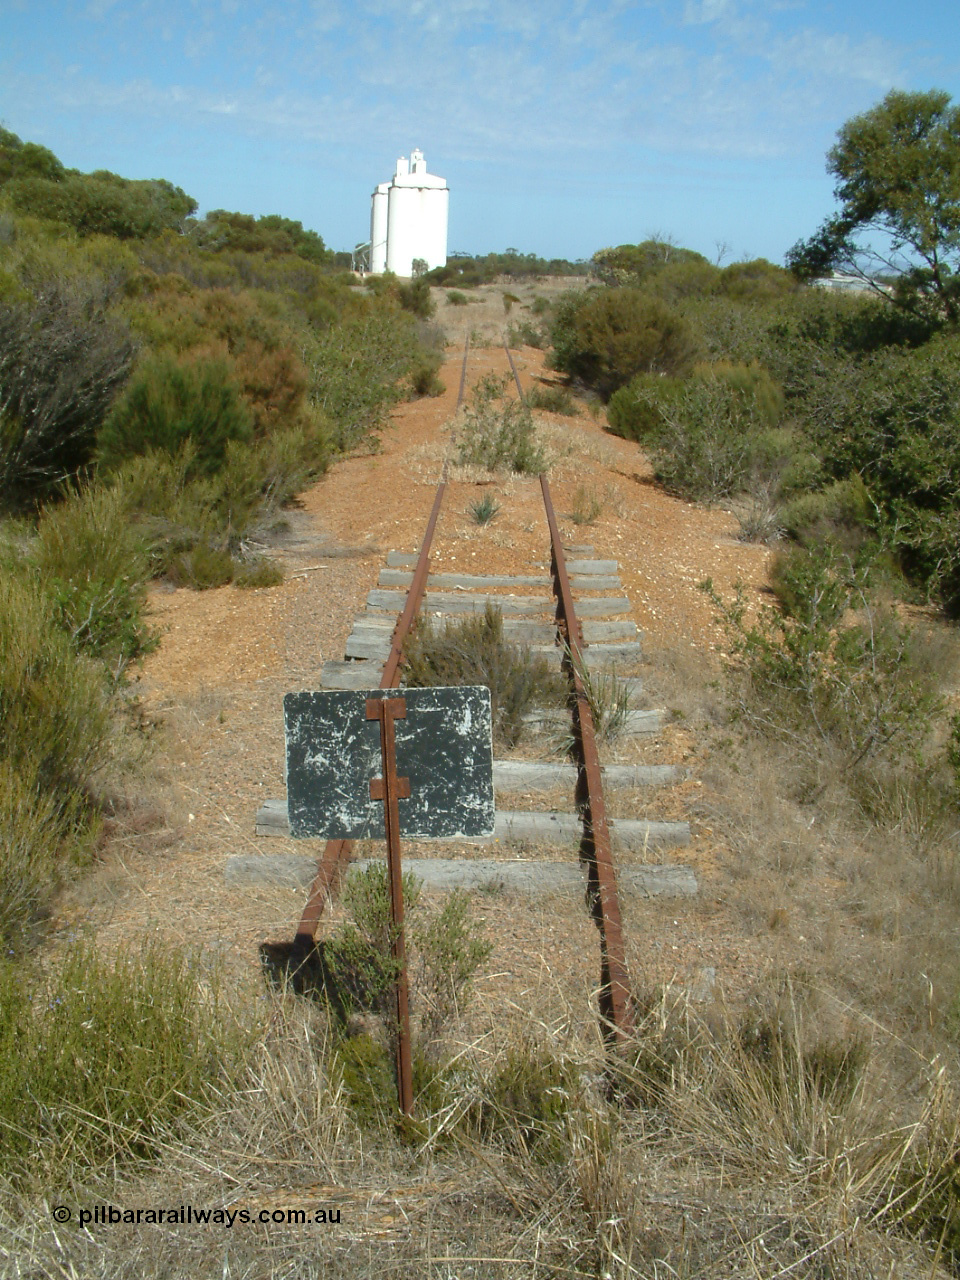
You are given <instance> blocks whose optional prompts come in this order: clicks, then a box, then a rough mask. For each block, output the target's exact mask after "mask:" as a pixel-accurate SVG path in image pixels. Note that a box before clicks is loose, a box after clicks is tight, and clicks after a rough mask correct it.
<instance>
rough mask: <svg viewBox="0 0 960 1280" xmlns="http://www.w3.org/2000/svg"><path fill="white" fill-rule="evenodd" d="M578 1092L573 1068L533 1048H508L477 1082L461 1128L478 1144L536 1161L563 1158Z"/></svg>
mask: <svg viewBox="0 0 960 1280" xmlns="http://www.w3.org/2000/svg"><path fill="white" fill-rule="evenodd" d="M578 1091H579V1080H578V1074H577V1072H576V1070H575V1068H574V1067H573V1066H572V1065H571V1064H569V1063H566V1062H564V1061H562V1060H561V1059H560V1058H558V1057H556V1056H555V1055H554V1054H553V1053H552V1052H550V1051H549V1050H548V1049H545V1048H542V1047H540V1046H537V1045H535V1044H532V1043H530V1044H524V1045H521V1046H518V1047H512V1048H510V1049H508V1050H507V1051H506V1053H505V1054H504V1055H503V1056H502V1057H501V1058H499V1059H498V1061H497V1064H496V1067H495V1069H494V1072H493V1074H492V1075H491V1076H490V1077H488V1078H487V1079H484V1080H483V1081H479V1082H477V1094H478V1096H477V1097H476V1099H475V1100H474V1101H473V1102H472V1104H471V1105H470V1107H469V1108H468V1109H467V1111H466V1113H465V1115H464V1118H463V1120H462V1121H461V1124H462V1126H463V1128H464V1129H466V1131H467V1132H468V1133H471V1132H472V1133H474V1134H476V1136H477V1137H478V1138H479V1139H480V1140H481V1141H482V1142H491V1143H498V1144H500V1145H501V1146H503V1147H504V1148H505V1149H506V1150H508V1151H512V1152H514V1153H517V1154H519V1155H521V1156H524V1157H527V1156H532V1157H533V1158H534V1159H536V1160H538V1161H542V1162H551V1161H554V1160H563V1159H565V1158H567V1157H568V1155H569V1149H568V1146H567V1142H566V1128H567V1118H568V1116H569V1114H570V1111H571V1102H572V1100H573V1099H574V1097H575V1095H576V1094H577V1092H578Z"/></svg>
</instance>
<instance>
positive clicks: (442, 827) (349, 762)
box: [283, 685, 494, 840]
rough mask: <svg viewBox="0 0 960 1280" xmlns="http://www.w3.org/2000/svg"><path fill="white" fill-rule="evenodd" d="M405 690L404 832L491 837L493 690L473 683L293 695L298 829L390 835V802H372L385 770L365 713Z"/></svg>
mask: <svg viewBox="0 0 960 1280" xmlns="http://www.w3.org/2000/svg"><path fill="white" fill-rule="evenodd" d="M398 696H402V697H403V698H404V700H405V702H406V704H407V714H406V716H405V717H404V718H403V719H400V720H396V721H394V727H395V733H396V754H397V775H398V776H399V777H401V778H403V777H406V778H409V779H410V797H409V799H401V800H400V802H399V809H400V834H401V835H402V836H407V837H409V838H411V839H418V840H423V839H437V840H452V839H457V838H462V839H468V840H469V839H477V838H479V837H481V836H490V835H492V834H493V825H494V802H493V743H492V717H491V712H490V690H489V689H488V688H486V687H485V686H483V685H475V686H467V687H459V686H458V687H453V688H435V689H403V690H397V689H371V690H370V691H369V692H367V691H363V690H359V691H357V690H334V691H331V692H323V693H288V694H287V695H286V696H285V698H284V700H283V719H284V730H285V734H286V743H287V752H286V772H287V811H288V814H289V819H290V834H291V835H293V836H298V837H308V836H319V837H322V838H325V839H327V840H362V839H374V840H375V839H378V838H379V839H383V838H384V825H383V804H382V802H381V801H379V800H371V799H370V781H371V779H372V778H379V777H380V776H381V775H382V772H383V764H382V760H381V757H380V726H379V723H378V722H377V721H376V720H368V719H367V717H366V704H367V700H368V699H369V698H390V697H394V698H395V697H398Z"/></svg>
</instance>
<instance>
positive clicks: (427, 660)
mask: <svg viewBox="0 0 960 1280" xmlns="http://www.w3.org/2000/svg"><path fill="white" fill-rule="evenodd" d="M403 673H404V683H405V684H406V685H408V686H410V687H413V688H418V687H425V686H426V687H429V686H432V685H486V686H487V687H488V688H489V690H490V701H491V706H492V709H493V732H494V737H495V739H496V741H497V742H499V743H502V744H503V745H504V746H507V747H511V746H514V745H515V744H516V743H517V742H518V741H519V740H520V738H521V736H522V734H523V727H524V726H523V717H524V714H525V713H526V712H528V711H531V710H533V709H534V708H535V707H537V706H543V705H550V704H553V705H557V704H562V703H563V702H565V701H566V697H567V686H566V681H565V680H564V679H563V678H562V677H561V676H560V675H559V674H558V673H554V672H553V671H552V670H551V668H550V666H549V664H548V662H547V660H546V658H544V657H541V656H540V655H538V654H532V653H531V652H530V650H529V649H526V648H523V647H521V646H518V645H512V644H509V643H508V642H507V641H506V640H504V638H503V617H502V615H501V613H500V611H499V609H495V608H494V607H493V606H492V605H488V606H487V608H486V610H485V612H484V613H483V614H478V615H476V616H475V617H468V618H465V619H464V620H463V621H462V622H452V621H451V622H447V623H445V624H444V625H443V626H442V627H438V628H435V627H434V626H433V625H432V623H430V622H429V621H427V620H424V621H421V622H420V623H419V624H418V626H417V629H416V631H415V632H414V633H413V636H412V637H411V639H410V641H409V642H408V643H407V645H406V646H405V647H404V667H403Z"/></svg>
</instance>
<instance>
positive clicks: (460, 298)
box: [447, 289, 470, 307]
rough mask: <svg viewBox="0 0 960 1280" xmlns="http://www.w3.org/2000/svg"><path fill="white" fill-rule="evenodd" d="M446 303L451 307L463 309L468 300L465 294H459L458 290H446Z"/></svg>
mask: <svg viewBox="0 0 960 1280" xmlns="http://www.w3.org/2000/svg"><path fill="white" fill-rule="evenodd" d="M447 301H448V302H449V303H450V305H451V307H465V306H466V305H467V303H468V302H469V301H470V299H469V298H468V297H467V295H466V294H465V293H461V291H460V290H459V289H448V290H447Z"/></svg>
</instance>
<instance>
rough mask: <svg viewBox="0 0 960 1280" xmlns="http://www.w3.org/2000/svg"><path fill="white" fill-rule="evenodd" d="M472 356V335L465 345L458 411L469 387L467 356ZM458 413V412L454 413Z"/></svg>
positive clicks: (458, 394)
mask: <svg viewBox="0 0 960 1280" xmlns="http://www.w3.org/2000/svg"><path fill="white" fill-rule="evenodd" d="M469 354H470V335H469V333H468V334H467V337H466V341H465V342H464V344H463V368H462V369H461V370H460V390H459V391H458V392H457V409H459V408H460V406H461V405H462V404H463V396H464V392H465V390H466V386H467V356H468V355H469ZM454 412H456V411H454Z"/></svg>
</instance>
